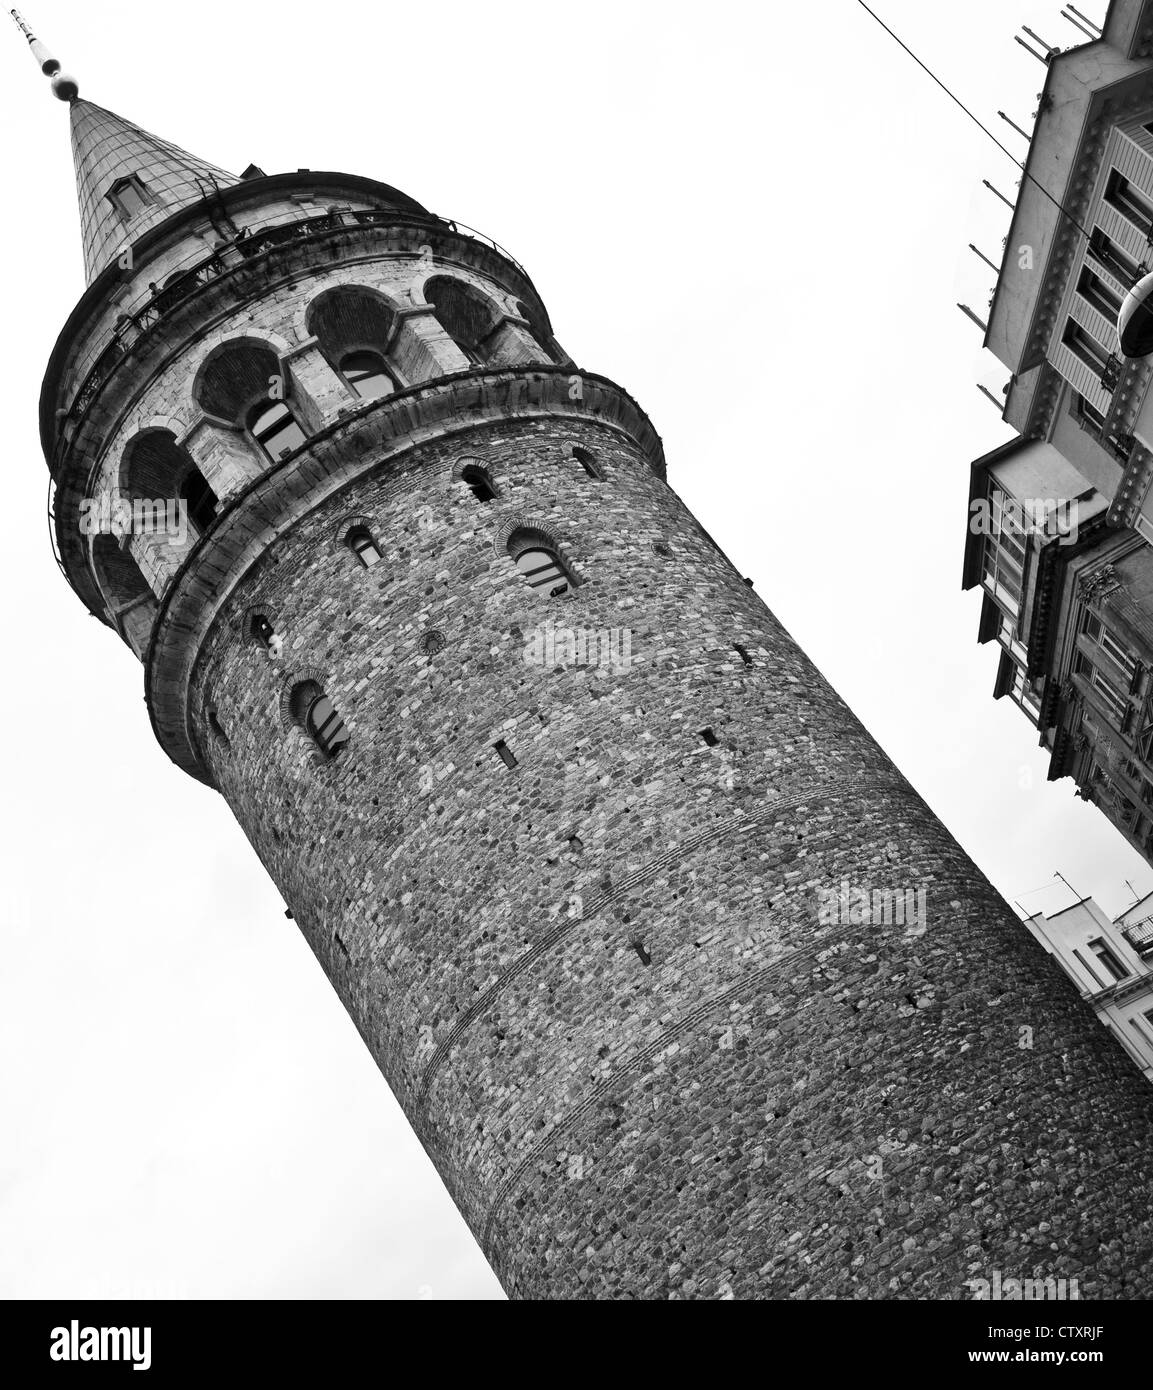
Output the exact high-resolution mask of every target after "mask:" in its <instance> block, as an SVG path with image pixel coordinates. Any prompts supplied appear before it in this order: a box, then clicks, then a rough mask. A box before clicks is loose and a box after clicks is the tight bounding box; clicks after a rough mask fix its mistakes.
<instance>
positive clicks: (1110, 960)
mask: <svg viewBox="0 0 1153 1390" xmlns="http://www.w3.org/2000/svg"><path fill="white" fill-rule="evenodd" d="M1089 949H1090V950H1091V951H1092V952H1093V954H1094V955H1095V956H1096V957H1097V959H1098V960H1099V961H1100V962H1101V964H1102V965H1103V966H1104V967H1105V969H1106V970H1107V971H1108V972H1109V974H1110V975H1112V976H1113V978H1114V979H1115V980H1124V979H1126V978H1127V977H1128V974H1129V972H1128V970H1126V969H1125V967H1124V966H1123V965H1122V964H1121V962H1120V961H1119V960H1118V959H1117V957H1116V955H1115V954H1114V953H1113V951H1112V950H1111V949H1110V948H1109V946H1108V945H1107V944H1106V942H1105V941H1104V940H1103V939H1102V938H1101V937H1099V936H1098V937H1095V938H1094V939H1093V940H1092V941H1090V942H1089Z"/></svg>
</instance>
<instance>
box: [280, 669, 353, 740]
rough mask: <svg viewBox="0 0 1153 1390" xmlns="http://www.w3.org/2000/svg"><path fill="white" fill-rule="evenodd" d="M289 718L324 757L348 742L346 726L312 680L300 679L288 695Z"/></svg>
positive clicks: (330, 702)
mask: <svg viewBox="0 0 1153 1390" xmlns="http://www.w3.org/2000/svg"><path fill="white" fill-rule="evenodd" d="M291 709H292V717H293V718H294V719H295V720H296V722H297V723H298V724H299V725H300V726H301V728H302V729H304V731H305V733H307V734H308V735H309V737H310V738H311V739H312V741H313V743H315V744H316V746H317V748H319V749H320V751H321V753H323V754H324V756H325V757H326V758H335V757H336V755H337V754H338V753H339V752H340V750H341V749H342V748H343V747H344V746H345V745H346V744H347V743H348V729H347V728H346V727H345V723H344V720H343V719H341V717H340V715H339V714H338V713H337V711H336V706H335V705H334V704H333V703H332V701H331V700H330V699H329V698H328V696H327V695H326V694H325V693H324V691H323V690H322V689H321V687H320V686H319V685H318V684H317V683H316V681H301V682H300V684H299V685H297V686H295V687H294V688H293V691H292V697H291Z"/></svg>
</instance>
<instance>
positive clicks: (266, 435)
mask: <svg viewBox="0 0 1153 1390" xmlns="http://www.w3.org/2000/svg"><path fill="white" fill-rule="evenodd" d="M248 428H249V429H250V430H251V431H252V436H253V438H254V439H255V440H256V442H257V443H258V444H259V445H260V447H261V448H262V449H263V450H264V452H265V453H266V454H267V455H268V457H269V458H270V459H272V461H273V462H274V463H275V462H277V461H278V460H279V459H282V458H284V457H285V456H286V455H287V454H291V453H292V452H293V450H295V449H299V448H300V446H301V445H302V444H303V443H304V442H305V436H304V431H303V430H302V429H301V428H300V426H299V425H298V424H297V423H296V418H295V416H294V415H293V413H292V411H291V410H289V408H288V406H287V405H285V403H284V402H283V401H269V400H263V401H260V402H258V403H257V404H256V405H254V406H253V407H252V409H251V410H250V411H249V412H248Z"/></svg>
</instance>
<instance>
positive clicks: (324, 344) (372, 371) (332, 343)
mask: <svg viewBox="0 0 1153 1390" xmlns="http://www.w3.org/2000/svg"><path fill="white" fill-rule="evenodd" d="M305 324H306V326H307V328H308V331H309V333H311V334H313V336H314V337H315V338H316V341H317V344H318V345H319V347H320V350H321V352H322V353H323V354H324V359H325V361H326V362H327V363H328V365H329V366H330V367H332V369H333V370H334V371H336V372H338V373H339V374H340V375H341V376H342V377H343V378H344V381H345V384H346V385H347V386H348V388H349V390H351V391H352V392H353V393H354V394H355V395H357V396H359V397H360V398H361V399H362V400H366V401H370V400H376V399H378V398H379V397H381V396H388V395H391V394H392V392H393V391H395V390H396V388H397V386H398V385H399V384H400V378H398V377H397V376H396V374H395V373H394V372H393V371H392V368H391V367H390V365H389V363H388V360H387V358H386V356H385V354H386V352H387V349H388V346H389V344H390V343H391V341H392V338H393V330H394V329H395V327H396V310H395V309H394V307H393V306H392V304H391V303H390V302H389V301H388V300H387V299H386V298H385V297H384V295H382V294H381V293H380V292H379V291H378V290H374V289H371V288H370V287H369V286H368V285H334V286H333V287H332V288H331V289H328V290H325V291H324V292H323V293H321V294H319V295H317V297H316V298H315V299H314V300H313V301H312V303H311V304H310V305H309V306H308V313H307V315H306V317H305Z"/></svg>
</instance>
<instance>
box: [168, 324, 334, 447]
mask: <svg viewBox="0 0 1153 1390" xmlns="http://www.w3.org/2000/svg"><path fill="white" fill-rule="evenodd" d="M289 394H290V384H289V380H288V376H287V372H286V370H285V368H284V367H283V366H282V364H281V362H280V359H279V357H278V356H277V355H276V353H275V352H274V351H273V350H272V348H271V347H269V345H268V344H267V343H263V342H260V341H258V340H257V339H253V338H237V339H234V340H232V341H230V342H227V343H223V344H222V345H221V346H220V347H219V348H217V349H216V350H215V351H213V352H211V353H210V354H209V355H208V357H207V358H206V359H205V360H204V363H203V365H202V366H201V368H200V371H199V372H198V373H197V377H196V384H195V386H194V388H193V396H194V398H195V400H196V403H197V404H198V405H199V406H200V408H201V409H202V410H204V411H206V412H207V413H208V414H209V415H215V416H216V417H217V418H218V419H220V420H227V421H230V422H232V423H234V424H235V425H236V426H237V427H238V428H240V429H244V430H247V431H248V432H249V435H250V436H251V438H252V439H254V440H255V441H256V443H257V444H258V445H259V446H260V448H261V450H262V452H263V453H264V454H265V455H266V456H267V457H268V458H270V459H271V460H272V461H273V462H274V463H276V462H278V461H279V460H280V459H282V458H283V457H284V456H285V454H288V453H292V452H293V451H295V450H296V449H299V448H300V447H301V446H302V445H304V444H305V443H307V436H306V434H305V432H304V430H303V428H302V427H301V424H300V421H299V420H298V419H297V417H296V414H295V412H294V410H293V407H292V404H291V402H290V401H288V400H287V399H286V396H287V395H289Z"/></svg>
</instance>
